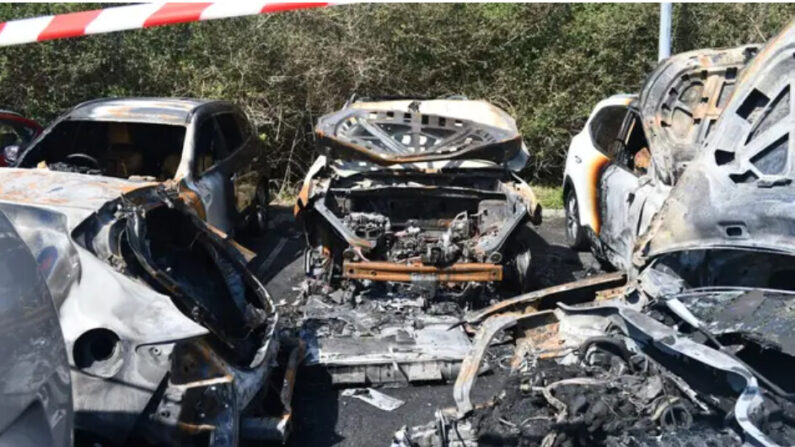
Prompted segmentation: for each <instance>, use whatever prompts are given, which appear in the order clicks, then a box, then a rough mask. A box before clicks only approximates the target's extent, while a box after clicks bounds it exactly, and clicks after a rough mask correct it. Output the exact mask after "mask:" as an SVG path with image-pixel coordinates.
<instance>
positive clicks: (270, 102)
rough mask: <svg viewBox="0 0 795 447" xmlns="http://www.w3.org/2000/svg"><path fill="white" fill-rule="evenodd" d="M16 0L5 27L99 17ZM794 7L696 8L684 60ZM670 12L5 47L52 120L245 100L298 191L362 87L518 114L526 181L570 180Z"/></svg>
mask: <svg viewBox="0 0 795 447" xmlns="http://www.w3.org/2000/svg"><path fill="white" fill-rule="evenodd" d="M94 7H96V5H87V4H2V5H0V17H2V18H3V19H13V18H23V17H31V16H36V15H41V14H48V13H57V12H65V11H70V10H83V9H91V8H94ZM793 11H795V7H793V6H791V5H778V4H684V5H676V6H675V8H674V39H673V44H674V51H675V52H679V51H686V50H690V49H694V48H700V47H704V46H730V45H738V44H742V43H747V42H760V41H764V40H766V39H768V38H769V37H770V36H772V35H773V34H775V33H776V32H777V31H778V30H779V29H780V28H781V27H782V26H784V25H785V24H786V22H787V21H788V20H789V19H790V17H791V16H792V13H793ZM658 20H659V6H658V5H656V4H466V5H464V4H356V5H348V6H338V7H333V8H327V9H323V10H309V11H301V12H289V13H282V14H277V15H269V16H260V17H248V18H239V19H229V20H219V21H213V22H205V23H197V24H188V25H178V26H171V27H162V28H153V29H148V30H141V31H130V32H123V33H116V34H108V35H100V36H92V37H85V38H77V39H70V40H62V41H55V42H46V43H40V44H29V45H22V46H17V47H8V48H0V105H1V106H2V107H7V108H11V109H15V110H18V111H20V112H22V113H24V114H27V115H30V116H32V117H34V118H36V119H38V120H41V121H44V122H46V121H48V120H50V119H52V118H54V117H55V116H57V115H58V114H59V113H61V112H62V111H63V110H65V109H66V108H68V107H69V106H71V105H74V104H76V103H78V102H80V101H83V100H86V99H90V98H96V97H102V96H124V95H134V96H142V95H147V96H196V97H212V98H225V99H230V100H233V101H236V102H238V103H240V104H241V105H243V106H244V107H245V109H246V110H247V112H248V113H249V115H250V116H251V117H252V119H253V120H254V121H255V123H256V124H257V126H258V127H259V129H260V132H261V134H262V136H263V138H265V140H266V142H267V143H268V146H269V148H270V150H272V152H273V156H272V158H271V160H272V161H273V172H274V173H275V175H274V179H275V180H276V181H278V182H279V183H280V184H282V183H283V184H285V185H293V184H295V182H296V181H297V180H299V179H300V177H301V176H302V175H303V173H304V170H305V168H306V167H307V166H308V164H309V162H310V161H311V159H312V157H313V153H312V134H311V127H312V123H313V122H314V120H315V119H316V118H317V116H318V115H320V114H323V113H326V112H329V111H331V110H333V109H335V108H338V107H340V106H341V105H342V104H343V102H344V101H345V100H346V99H347V98H348V97H349V96H350V95H351V94H352V93H354V92H358V93H360V94H372V95H384V94H388V95H419V96H437V95H448V94H454V93H456V94H464V95H466V96H468V97H470V98H484V99H488V100H490V101H492V102H494V103H496V104H498V105H500V106H501V107H503V108H505V109H507V110H508V111H509V112H510V113H511V114H513V115H514V116H515V117H516V118H517V120H518V122H519V125H520V127H521V130H522V132H523V133H524V136H525V139H526V142H527V144H528V146H529V147H530V149H531V151H532V152H533V153H534V157H533V159H532V161H531V163H530V165H529V166H528V168H527V170H526V172H525V176H526V177H527V178H528V179H530V180H532V181H535V182H539V181H541V182H549V183H556V182H558V181H559V178H560V173H561V169H562V162H563V157H564V156H565V151H566V147H567V145H568V141H569V139H570V138H571V136H572V135H573V134H574V133H576V132H577V131H578V130H579V128H580V127H581V126H582V123H583V121H584V119H585V118H586V117H587V114H588V112H589V111H590V109H591V107H593V105H594V104H595V103H596V101H598V100H599V99H601V98H603V97H605V96H608V95H610V94H613V93H618V92H632V91H637V90H638V88H639V86H640V84H641V82H642V81H643V79H644V76H645V74H646V73H647V72H649V70H650V69H652V68H653V66H654V65H655V62H656V56H657V29H658Z"/></svg>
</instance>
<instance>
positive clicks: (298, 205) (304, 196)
mask: <svg viewBox="0 0 795 447" xmlns="http://www.w3.org/2000/svg"><path fill="white" fill-rule="evenodd" d="M311 188H312V182H307V183H305V184H304V186H303V187H302V188H301V191H300V192H299V193H298V199H297V200H296V201H295V206H294V207H293V216H298V213H300V212H301V209H303V208H304V207H305V206H307V205H308V204H309V190H310V189H311Z"/></svg>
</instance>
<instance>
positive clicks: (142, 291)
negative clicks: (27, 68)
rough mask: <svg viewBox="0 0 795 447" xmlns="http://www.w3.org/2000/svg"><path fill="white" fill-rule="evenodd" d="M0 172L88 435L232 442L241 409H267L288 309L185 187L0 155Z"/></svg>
mask: <svg viewBox="0 0 795 447" xmlns="http://www.w3.org/2000/svg"><path fill="white" fill-rule="evenodd" d="M0 184H2V188H0V189H1V190H0V210H2V211H3V212H5V213H6V215H7V216H8V217H9V219H10V220H11V221H12V222H13V224H14V226H15V227H16V228H17V230H18V232H19V234H20V236H21V237H22V238H23V239H24V240H25V242H26V243H27V245H28V247H29V248H30V250H31V251H32V253H33V254H34V256H35V257H36V258H37V259H38V260H40V268H41V269H42V271H43V272H44V274H45V280H46V282H47V285H48V287H49V290H50V291H51V294H52V297H53V300H54V302H55V305H56V307H57V309H58V313H59V317H60V323H61V328H62V331H63V336H64V340H65V342H66V350H67V355H68V360H69V365H70V367H71V380H72V389H73V397H74V413H75V427H76V430H77V433H78V434H79V435H84V436H86V437H88V438H89V439H96V438H98V439H99V440H100V442H101V443H110V444H125V443H128V444H135V445H146V444H156V445H230V446H231V445H237V443H238V439H239V438H240V437H241V430H242V429H241V426H244V425H245V424H244V422H251V421H252V420H257V419H259V420H261V422H262V423H263V424H266V423H269V422H268V421H266V420H265V419H263V418H265V417H266V416H267V415H262V414H260V413H261V412H262V405H261V404H262V402H263V398H264V396H263V388H265V385H266V384H268V383H269V381H270V379H271V377H270V374H271V371H272V369H273V366H274V364H275V360H276V355H277V351H278V345H279V341H278V339H277V338H276V335H275V334H276V331H277V327H278V314H277V313H276V310H275V308H274V306H273V303H272V301H271V298H270V296H269V295H268V293H267V291H266V290H265V288H264V287H263V286H262V284H260V283H259V281H258V280H257V279H256V278H255V277H254V275H253V274H252V273H251V272H250V271H249V270H248V269H247V267H246V259H245V258H244V255H243V253H242V252H241V251H240V250H239V249H238V248H237V247H236V246H235V245H234V244H233V243H232V242H231V241H230V240H229V239H226V238H224V237H223V234H222V233H220V232H218V231H217V230H214V229H212V228H211V227H209V226H207V225H206V224H205V223H204V222H203V221H201V220H200V219H199V218H198V217H196V216H195V215H194V213H193V211H192V210H191V209H190V207H189V205H187V204H186V202H185V200H184V199H183V197H182V196H180V193H179V192H177V191H176V190H174V189H169V188H166V187H165V186H163V185H150V186H141V184H140V183H138V182H134V181H129V180H122V179H114V178H108V177H102V176H93V175H87V174H80V173H71V172H57V171H46V170H39V169H32V170H31V169H16V168H3V169H0ZM276 416H277V419H278V421H273V420H269V421H271V422H273V424H272V428H276V427H277V426H278V425H279V424H282V422H279V421H282V419H279V417H280V416H281V415H276ZM252 418H253V419H252ZM254 428H257V427H254ZM260 428H262V426H261V425H260ZM281 428H284V427H281ZM263 430H264V428H263Z"/></svg>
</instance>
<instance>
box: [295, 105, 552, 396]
mask: <svg viewBox="0 0 795 447" xmlns="http://www.w3.org/2000/svg"><path fill="white" fill-rule="evenodd" d="M315 131H316V135H317V137H318V144H319V147H320V149H321V150H322V151H323V152H324V155H322V156H320V157H319V158H318V159H317V160H316V162H315V163H314V165H313V166H312V167H311V169H310V172H309V174H308V175H307V177H306V179H305V182H304V185H303V189H302V190H301V192H300V194H299V198H298V203H297V205H296V214H297V218H298V220H299V222H301V223H302V225H303V226H304V229H305V234H306V238H307V246H308V249H307V251H306V256H305V264H306V273H307V281H305V283H304V292H305V293H304V297H305V299H306V301H305V304H304V306H303V307H302V312H303V315H302V324H301V327H302V334H303V335H302V336H303V337H304V339H305V340H306V341H307V343H308V345H309V346H310V350H309V352H310V354H311V355H310V357H309V359H308V363H310V364H312V363H319V364H321V365H324V366H325V367H326V368H327V370H329V371H331V375H332V381H333V382H335V383H345V384H354V383H357V384H358V383H385V382H386V383H391V382H406V381H410V382H411V381H431V380H433V381H437V380H449V379H452V378H453V377H455V375H456V373H457V371H458V367H459V366H460V362H461V359H462V358H463V357H464V355H466V352H467V351H468V350H469V347H470V343H469V338H468V337H467V335H466V334H465V333H464V332H463V330H462V329H461V328H455V329H453V330H450V328H449V326H450V325H451V324H452V323H455V321H457V319H458V318H459V317H460V315H461V312H462V310H463V309H469V308H479V307H482V306H484V305H486V304H488V303H489V302H490V301H491V300H493V299H495V297H496V296H498V294H499V293H501V292H505V291H506V290H510V291H512V292H515V291H517V290H525V289H528V288H530V287H531V284H532V282H531V275H530V261H531V253H530V246H529V237H530V235H528V232H532V231H533V230H532V229H531V228H530V227H529V226H528V225H527V224H528V222H529V221H531V222H535V223H539V222H540V213H541V209H540V207H539V206H538V204H537V203H536V200H535V196H534V195H533V192H532V190H531V189H530V187H529V186H528V185H527V184H526V183H525V182H524V181H522V180H521V179H520V178H519V177H518V176H517V172H518V171H519V170H520V169H521V168H522V167H524V165H525V163H526V162H527V159H528V157H529V153H528V151H527V148H526V147H525V145H524V144H523V142H522V139H521V136H520V135H519V133H518V131H517V128H516V124H515V123H514V121H513V119H512V118H511V117H510V116H508V115H507V114H506V113H505V112H504V111H502V110H500V109H498V108H496V107H494V106H492V105H491V104H488V103H486V102H484V101H470V100H464V99H430V100H412V99H406V100H385V101H375V100H361V101H351V102H349V103H348V104H347V105H346V107H344V108H343V109H342V110H339V111H337V112H334V113H331V114H329V115H325V116H323V117H321V118H320V120H319V121H318V124H317V127H316V130H315Z"/></svg>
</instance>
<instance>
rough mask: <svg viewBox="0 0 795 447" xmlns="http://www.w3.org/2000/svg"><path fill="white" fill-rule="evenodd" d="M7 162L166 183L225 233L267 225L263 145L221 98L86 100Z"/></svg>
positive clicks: (239, 113) (236, 110)
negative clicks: (171, 185) (178, 191)
mask: <svg viewBox="0 0 795 447" xmlns="http://www.w3.org/2000/svg"><path fill="white" fill-rule="evenodd" d="M13 166H16V167H21V168H37V167H38V168H41V169H47V170H49V171H56V172H80V173H83V174H90V175H96V176H102V177H112V178H122V179H131V180H137V181H139V182H161V183H162V182H166V183H172V184H175V185H176V186H178V187H179V189H180V190H181V191H183V192H184V193H185V194H186V197H189V198H190V201H191V205H192V208H193V209H194V210H195V213H196V215H197V216H199V217H201V218H202V219H203V220H206V221H207V222H209V223H210V224H211V225H213V226H214V227H216V228H218V229H220V230H222V231H224V232H226V233H229V234H233V233H234V231H235V230H236V229H242V228H251V229H252V230H255V231H259V232H263V231H265V230H266V227H267V206H268V201H269V198H268V175H267V165H266V163H265V154H264V145H263V143H262V140H260V138H259V137H258V136H257V133H256V131H255V129H254V126H252V125H251V123H250V122H249V120H248V118H246V115H245V114H244V113H243V111H242V110H240V108H239V107H237V106H236V105H234V104H232V103H230V102H227V101H217V100H207V99H190V98H103V99H95V100H92V101H87V102H84V103H81V104H78V105H77V106H75V107H73V108H72V109H70V110H69V111H67V112H66V113H64V114H63V115H61V116H60V117H58V118H57V119H56V120H55V121H54V122H53V123H52V124H50V125H49V126H48V127H47V128H46V129H45V130H44V131H43V132H42V133H41V135H39V136H38V137H37V138H36V139H35V140H33V141H32V142H31V143H30V144H29V145H28V147H27V148H26V149H25V150H24V151H22V153H20V154H19V156H18V159H16V160H14V165H13Z"/></svg>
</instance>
